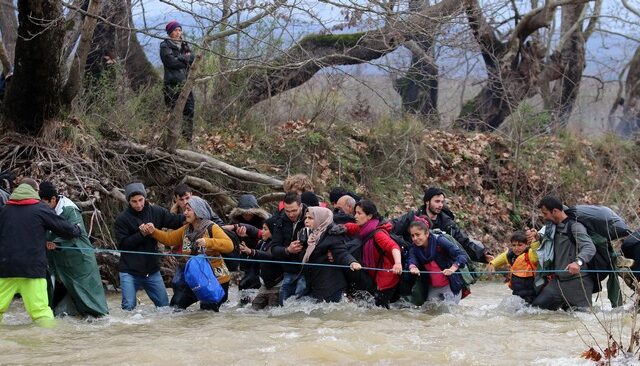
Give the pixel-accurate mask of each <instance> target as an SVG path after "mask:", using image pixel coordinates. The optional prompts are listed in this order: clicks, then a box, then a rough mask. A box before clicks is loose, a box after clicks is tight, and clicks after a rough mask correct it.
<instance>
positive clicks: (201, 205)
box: [185, 196, 214, 241]
mask: <svg viewBox="0 0 640 366" xmlns="http://www.w3.org/2000/svg"><path fill="white" fill-rule="evenodd" d="M187 205H189V207H191V209H192V210H193V213H194V214H195V215H196V217H197V218H199V219H200V223H199V224H198V226H197V227H194V226H193V224H191V225H189V226H188V227H187V230H186V231H185V236H186V237H187V238H188V239H189V240H190V241H195V240H198V239H200V238H202V236H203V235H204V233H205V232H206V231H207V228H208V227H209V226H211V225H213V224H214V222H213V221H211V219H212V218H213V210H212V209H211V206H209V203H208V202H207V201H205V200H203V199H202V198H200V197H196V196H191V198H189V201H188V202H187Z"/></svg>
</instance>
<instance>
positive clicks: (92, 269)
mask: <svg viewBox="0 0 640 366" xmlns="http://www.w3.org/2000/svg"><path fill="white" fill-rule="evenodd" d="M58 199H59V201H58V205H57V206H56V208H55V210H56V214H58V215H59V216H60V217H62V218H64V219H65V220H66V221H68V222H70V223H71V224H78V226H80V229H81V231H82V235H81V236H80V237H78V238H74V239H63V238H61V237H57V236H55V235H53V234H50V237H49V240H50V241H53V242H54V243H56V245H57V246H58V247H60V248H58V249H56V250H53V251H49V264H50V271H51V272H52V274H54V275H55V277H56V280H57V281H59V282H61V283H62V284H63V285H64V287H65V288H66V289H67V291H68V295H69V297H70V300H72V301H64V299H63V301H61V303H60V305H64V309H59V311H56V307H58V306H57V305H59V304H50V305H52V306H51V307H52V308H53V309H54V311H56V313H60V312H66V313H68V314H69V315H71V314H72V313H73V312H74V311H73V310H74V309H69V305H70V304H71V305H75V310H76V311H77V313H79V314H80V315H92V316H103V315H106V314H108V313H109V310H108V309H107V300H106V298H105V294H104V288H103V286H102V279H101V278H100V270H99V269H98V263H97V262H96V256H95V252H94V250H93V246H92V245H91V242H90V241H89V236H88V234H87V231H86V229H85V227H84V221H83V219H82V213H81V212H80V209H78V207H77V206H76V205H75V204H74V203H73V202H72V201H71V200H69V199H68V198H66V197H64V196H59V197H58ZM68 248H77V249H68ZM61 307H62V306H61Z"/></svg>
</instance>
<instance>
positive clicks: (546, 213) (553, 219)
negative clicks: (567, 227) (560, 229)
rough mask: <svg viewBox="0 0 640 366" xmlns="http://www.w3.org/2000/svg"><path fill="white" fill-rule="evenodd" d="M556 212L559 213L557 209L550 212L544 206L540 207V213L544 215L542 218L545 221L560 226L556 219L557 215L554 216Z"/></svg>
mask: <svg viewBox="0 0 640 366" xmlns="http://www.w3.org/2000/svg"><path fill="white" fill-rule="evenodd" d="M554 211H557V209H552V210H549V209H548V208H546V207H544V206H542V207H540V213H542V218H543V219H544V221H551V222H553V223H554V224H558V220H557V218H556V215H555V214H554Z"/></svg>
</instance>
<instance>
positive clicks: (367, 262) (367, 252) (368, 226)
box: [360, 219, 380, 268]
mask: <svg viewBox="0 0 640 366" xmlns="http://www.w3.org/2000/svg"><path fill="white" fill-rule="evenodd" d="M379 224H380V220H378V219H371V220H369V221H367V222H366V223H365V224H364V225H362V226H361V227H360V239H362V240H364V239H366V238H367V237H369V239H367V241H366V242H365V243H364V245H363V246H362V265H363V266H364V267H369V268H374V267H377V265H378V264H377V263H376V260H375V254H374V253H375V252H376V250H375V248H374V246H375V243H374V242H373V241H374V239H373V235H371V233H373V231H374V230H376V228H377V227H378V225H379Z"/></svg>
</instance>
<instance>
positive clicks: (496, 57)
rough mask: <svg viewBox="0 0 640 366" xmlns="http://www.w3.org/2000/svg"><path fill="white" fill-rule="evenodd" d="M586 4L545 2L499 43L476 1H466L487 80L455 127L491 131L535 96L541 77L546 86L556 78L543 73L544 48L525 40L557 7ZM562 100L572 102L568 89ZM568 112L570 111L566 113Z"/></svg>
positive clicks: (578, 1) (545, 23) (572, 0)
mask: <svg viewBox="0 0 640 366" xmlns="http://www.w3.org/2000/svg"><path fill="white" fill-rule="evenodd" d="M588 1H589V0H564V1H555V2H546V3H545V5H544V6H541V7H539V8H537V9H533V10H532V11H531V12H529V13H527V14H526V15H524V16H523V17H522V19H521V20H520V21H519V23H517V25H516V26H515V29H514V30H513V32H511V36H510V38H509V39H508V40H507V41H506V42H501V41H500V40H498V37H497V36H496V34H495V33H496V31H495V30H494V29H493V27H492V26H490V25H489V24H488V23H487V21H486V19H485V18H484V15H483V13H482V9H481V7H480V4H479V2H478V0H467V8H466V12H467V17H468V20H469V26H470V27H471V30H472V32H473V34H474V37H475V38H476V41H477V42H478V44H479V45H480V50H481V53H482V57H483V59H484V62H485V66H486V68H487V74H488V79H487V82H486V84H485V86H484V87H483V88H482V90H481V91H480V92H479V93H478V94H477V95H476V96H475V97H474V98H473V99H472V100H471V101H469V102H467V103H466V104H465V105H464V106H463V108H462V110H461V112H460V115H459V117H458V119H457V120H456V121H455V125H456V126H459V127H462V128H464V129H467V130H480V131H491V130H494V129H496V128H498V127H499V126H500V125H501V124H502V123H503V122H504V120H505V118H506V117H508V116H509V115H510V114H511V113H512V112H513V111H514V110H515V108H517V106H518V105H519V104H520V103H521V102H522V101H523V100H525V99H526V98H529V97H531V96H533V95H535V93H537V88H536V86H537V82H538V80H539V79H540V78H541V77H542V76H541V74H543V73H546V74H548V75H547V76H548V77H547V79H546V80H547V81H549V82H550V81H553V80H556V79H557V78H559V77H560V73H550V72H547V70H545V69H543V65H542V61H543V58H544V48H543V46H542V45H540V44H538V42H536V41H535V40H530V41H528V40H527V39H528V38H529V36H531V35H532V34H534V33H535V32H536V31H537V30H538V29H540V28H543V27H547V26H548V25H549V23H550V21H551V19H552V17H553V15H554V12H555V9H556V8H557V7H558V6H561V5H565V6H567V4H569V3H572V4H584V3H586V2H588ZM576 6H577V5H576ZM578 46H579V44H576V45H574V48H575V49H576V52H579V47H578ZM583 62H584V60H583ZM543 70H544V71H543ZM567 75H568V76H570V77H571V78H572V79H573V78H574V77H575V75H573V74H571V75H570V74H567ZM581 75H582V71H581V70H580V76H581ZM565 98H566V100H567V101H569V100H571V98H573V99H575V94H574V93H573V91H572V90H571V89H570V88H567V90H566V91H565ZM570 111H571V110H570V109H569V110H568V112H569V113H570Z"/></svg>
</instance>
